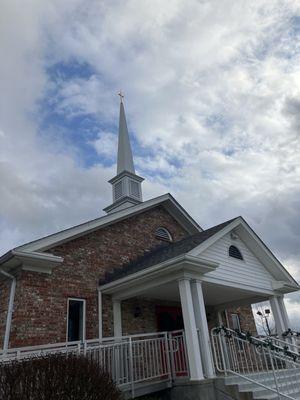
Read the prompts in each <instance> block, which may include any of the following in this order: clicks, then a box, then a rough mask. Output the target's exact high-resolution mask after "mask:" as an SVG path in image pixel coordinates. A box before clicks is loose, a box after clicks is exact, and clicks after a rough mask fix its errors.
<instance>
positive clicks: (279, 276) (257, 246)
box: [188, 217, 300, 291]
mask: <svg viewBox="0 0 300 400" xmlns="http://www.w3.org/2000/svg"><path fill="white" fill-rule="evenodd" d="M232 230H234V231H235V232H236V233H237V235H238V236H239V238H240V239H241V240H242V241H243V242H244V243H245V245H246V246H247V247H248V248H249V249H250V250H251V251H252V252H253V254H254V255H255V256H256V257H257V258H258V259H259V260H260V261H261V263H262V264H263V265H264V266H265V268H266V269H267V270H268V271H269V273H270V274H271V275H272V276H273V277H274V278H275V279H276V280H283V281H285V282H289V284H290V285H291V286H290V287H293V290H291V291H295V290H299V289H300V286H299V285H298V283H297V282H296V281H295V280H294V278H293V277H292V276H291V275H290V274H289V273H288V271H287V270H286V269H285V268H284V266H283V265H282V264H281V263H280V262H279V261H278V260H277V258H276V257H275V256H274V254H273V253H272V252H271V251H270V249H269V248H268V247H267V246H266V245H265V244H264V243H263V241H262V240H261V239H260V238H259V237H258V235H257V234H256V233H255V232H254V231H253V229H251V228H250V226H249V225H248V224H247V223H246V221H245V220H244V219H243V218H242V217H237V218H236V219H235V220H233V221H232V222H231V223H230V224H228V225H227V226H225V227H224V228H223V229H221V230H220V231H219V232H217V233H216V234H215V235H213V236H212V237H210V238H209V239H207V240H206V241H205V242H203V243H201V244H200V245H199V246H197V247H195V248H194V249H192V250H191V251H190V252H189V253H188V254H190V255H193V256H196V255H197V254H201V253H203V251H204V250H206V249H207V248H208V247H210V246H211V245H212V244H214V243H215V242H216V241H217V240H219V239H221V238H222V237H223V236H225V235H226V234H227V233H229V232H231V231H232ZM296 288H298V289H296Z"/></svg>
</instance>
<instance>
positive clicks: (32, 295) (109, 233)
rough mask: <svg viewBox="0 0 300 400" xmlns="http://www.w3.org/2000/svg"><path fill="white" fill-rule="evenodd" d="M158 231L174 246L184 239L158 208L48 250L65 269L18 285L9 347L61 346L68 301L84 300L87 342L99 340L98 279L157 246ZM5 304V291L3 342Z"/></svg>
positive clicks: (23, 278) (28, 276)
mask: <svg viewBox="0 0 300 400" xmlns="http://www.w3.org/2000/svg"><path fill="white" fill-rule="evenodd" d="M158 226H164V227H166V228H167V229H168V230H169V231H170V232H171V234H172V236H173V239H174V240H175V241H177V240H180V239H182V238H183V237H184V236H186V235H187V232H186V231H185V230H184V229H183V228H182V226H181V225H179V224H178V223H177V221H175V220H174V218H173V217H172V216H171V215H170V214H169V213H167V212H166V211H165V209H164V208H162V207H160V206H158V207H156V208H154V209H152V210H149V211H146V212H144V213H142V214H139V215H137V216H133V217H131V218H128V219H126V220H123V221H121V222H117V223H115V224H113V225H110V226H107V227H105V228H102V229H99V230H97V231H94V232H92V233H89V234H87V235H85V236H82V237H80V238H77V239H74V240H72V241H69V242H67V243H65V244H62V245H59V246H57V247H55V248H52V249H49V252H51V253H53V254H55V255H59V256H62V257H63V258H64V262H63V264H62V265H61V266H59V267H56V268H54V269H53V272H52V274H51V275H47V274H42V273H36V272H29V271H22V272H21V274H20V276H19V277H18V280H17V287H16V296H15V305H14V314H13V321H12V329H11V337H10V347H17V346H25V345H37V344H44V343H55V342H64V341H65V340H66V326H67V299H68V298H69V297H75V298H82V299H85V300H86V338H87V339H90V338H95V337H97V336H98V305H97V304H98V303H97V286H98V281H99V278H101V277H103V276H104V274H105V272H106V271H107V270H109V269H112V268H114V267H118V266H120V265H122V264H124V263H126V262H128V261H131V260H134V259H135V258H137V257H139V256H141V255H143V254H144V253H145V252H147V251H149V250H152V249H153V248H155V247H157V246H158V245H161V244H162V242H161V241H160V240H158V239H157V238H156V237H155V235H154V231H155V229H156V228H157V227H158ZM4 297H5V298H4ZM2 298H3V299H2ZM7 299H8V297H7V291H4V292H3V293H2V294H1V337H2V338H3V336H4V330H3V328H4V322H5V321H4V318H3V317H2V315H4V314H3V313H2V310H3V308H2V305H4V309H5V303H7ZM2 303H3V304H2ZM125 315H126V313H125ZM2 320H3V321H2ZM145 328H146V325H145ZM103 332H104V335H109V336H110V335H112V307H111V301H110V299H109V297H108V296H106V297H105V299H104V304H103ZM2 340H3V339H2Z"/></svg>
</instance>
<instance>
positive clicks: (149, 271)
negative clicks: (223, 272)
mask: <svg viewBox="0 0 300 400" xmlns="http://www.w3.org/2000/svg"><path fill="white" fill-rule="evenodd" d="M217 267H218V263H215V262H212V261H208V260H205V259H201V258H199V257H193V256H189V255H181V256H178V257H175V258H172V259H170V260H167V261H164V262H162V263H160V264H157V265H154V266H152V267H149V268H145V269H143V270H141V271H138V272H135V273H133V274H129V275H127V276H125V277H123V278H120V279H117V280H115V281H112V282H109V283H106V284H104V285H101V286H100V287H99V290H100V291H101V292H102V293H107V294H109V293H114V292H115V291H117V290H120V289H124V288H128V287H131V286H135V287H136V286H137V285H139V284H142V283H145V282H146V281H147V280H152V279H154V278H157V277H161V276H162V275H166V274H169V273H171V277H172V278H173V279H174V276H173V274H174V272H176V271H178V270H186V271H190V272H193V273H195V272H196V273H197V274H200V275H203V274H205V273H207V272H210V271H214V270H215V269H216V268H217Z"/></svg>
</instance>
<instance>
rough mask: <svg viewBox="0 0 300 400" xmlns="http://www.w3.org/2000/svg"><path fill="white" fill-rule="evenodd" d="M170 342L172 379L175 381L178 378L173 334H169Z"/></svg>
mask: <svg viewBox="0 0 300 400" xmlns="http://www.w3.org/2000/svg"><path fill="white" fill-rule="evenodd" d="M168 342H169V354H170V362H171V377H172V381H174V380H175V378H176V374H175V361H174V350H173V337H172V333H171V332H169V333H168Z"/></svg>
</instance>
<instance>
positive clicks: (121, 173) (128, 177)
mask: <svg viewBox="0 0 300 400" xmlns="http://www.w3.org/2000/svg"><path fill="white" fill-rule="evenodd" d="M118 95H119V96H120V116H119V138H118V160H117V175H116V176H115V177H114V178H112V179H111V180H110V181H109V183H111V184H112V187H113V203H112V204H111V205H110V206H108V207H106V208H104V211H106V212H107V213H110V212H115V211H119V210H122V209H124V208H128V207H131V206H134V205H136V204H138V203H141V202H142V201H143V200H142V187H141V183H142V181H143V180H144V179H143V178H141V177H140V176H138V175H136V173H135V169H134V163H133V156H132V150H131V145H130V140H129V135H128V129H127V123H126V116H125V109H124V102H123V99H124V95H123V94H122V92H120V93H118Z"/></svg>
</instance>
